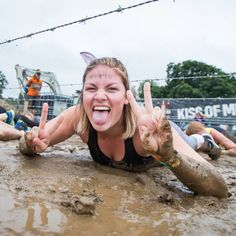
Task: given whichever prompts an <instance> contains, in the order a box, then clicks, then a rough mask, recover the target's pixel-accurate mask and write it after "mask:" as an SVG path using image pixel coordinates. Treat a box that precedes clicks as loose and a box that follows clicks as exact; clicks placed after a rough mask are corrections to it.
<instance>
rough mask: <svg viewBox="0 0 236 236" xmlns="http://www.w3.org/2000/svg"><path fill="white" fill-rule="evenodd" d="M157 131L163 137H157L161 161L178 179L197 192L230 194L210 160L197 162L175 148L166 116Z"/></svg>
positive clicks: (214, 194) (146, 139)
mask: <svg viewBox="0 0 236 236" xmlns="http://www.w3.org/2000/svg"><path fill="white" fill-rule="evenodd" d="M157 133H158V134H159V136H160V137H161V138H160V139H157V142H158V150H157V151H156V154H157V155H158V158H159V157H161V161H162V162H164V163H166V165H168V166H169V167H170V170H171V171H172V172H173V173H174V174H175V175H176V176H177V177H178V179H179V180H180V181H181V182H182V183H183V184H184V185H186V186H187V187H188V188H189V189H190V190H191V191H193V192H194V193H196V194H201V195H206V196H215V197H218V198H227V197H229V196H230V193H229V190H228V186H227V184H226V182H225V180H224V178H223V177H222V175H221V174H220V173H219V172H218V171H217V170H216V169H215V168H214V166H212V165H211V164H210V163H209V162H197V161H196V160H195V159H193V158H191V157H188V156H186V155H183V154H181V153H177V151H175V150H174V148H173V137H172V131H171V126H170V124H169V122H168V120H167V119H166V118H165V117H164V118H162V119H160V120H158V125H157ZM149 136H150V134H149V133H148V132H147V133H146V135H144V136H143V142H144V143H145V144H146V146H147V147H149V146H150V145H149Z"/></svg>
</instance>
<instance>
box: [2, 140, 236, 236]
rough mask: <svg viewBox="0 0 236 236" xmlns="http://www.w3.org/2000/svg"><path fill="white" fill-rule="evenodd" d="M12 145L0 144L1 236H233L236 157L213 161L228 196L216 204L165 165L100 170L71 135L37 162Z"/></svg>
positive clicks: (234, 233) (235, 206)
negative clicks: (138, 169)
mask: <svg viewBox="0 0 236 236" xmlns="http://www.w3.org/2000/svg"><path fill="white" fill-rule="evenodd" d="M17 146H18V141H8V142H0V150H1V154H0V209H1V210H0V235H24V236H25V235H26V236H27V235H86V236H87V235H96V236H97V235H108V236H117V235H129V236H132V235H135V236H136V235H140V236H144V235H145V236H146V235H190V234H191V236H194V235H198V236H199V235H214V236H215V235H236V158H233V157H228V156H223V157H222V158H220V159H219V160H218V161H215V162H213V161H211V163H212V164H213V165H215V166H216V168H218V169H219V171H220V172H221V173H222V174H223V175H224V177H225V178H226V181H227V184H228V186H229V188H230V192H231V193H232V196H231V197H229V198H228V199H223V200H219V199H217V198H214V197H203V196H194V195H193V194H192V193H191V192H190V191H188V189H186V188H184V187H183V185H182V184H181V183H180V182H179V181H178V180H177V179H176V178H175V176H174V175H173V174H172V173H171V172H170V171H169V170H168V169H166V168H164V167H155V168H152V169H150V170H148V171H147V172H142V173H130V172H126V171H123V170H117V169H112V168H109V167H104V166H100V165H98V164H96V163H94V162H93V161H92V160H91V157H90V155H89V152H88V150H87V148H86V146H85V145H82V144H81V143H80V140H79V138H78V137H76V136H73V137H72V138H70V139H68V140H67V141H66V142H64V143H62V144H59V145H56V146H54V147H53V148H51V149H49V150H48V151H47V152H46V153H44V154H41V155H38V156H36V157H34V158H29V157H26V156H23V155H22V154H21V153H20V152H19V150H18V148H17ZM202 155H203V154H202ZM204 158H207V157H206V156H204ZM209 161H210V160H209Z"/></svg>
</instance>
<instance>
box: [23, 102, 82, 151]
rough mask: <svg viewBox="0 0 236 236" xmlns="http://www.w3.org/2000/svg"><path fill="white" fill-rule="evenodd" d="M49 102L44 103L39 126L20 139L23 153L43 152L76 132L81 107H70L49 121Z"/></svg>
mask: <svg viewBox="0 0 236 236" xmlns="http://www.w3.org/2000/svg"><path fill="white" fill-rule="evenodd" d="M47 115H48V104H46V103H45V104H43V109H42V113H41V119H40V123H39V127H33V128H32V130H31V131H29V132H26V133H25V135H24V137H23V138H22V139H21V140H20V150H21V152H22V153H23V154H26V155H32V154H34V153H37V152H43V151H45V150H46V149H47V147H48V146H52V145H54V144H56V143H59V142H62V141H64V140H65V139H67V138H69V137H70V136H71V135H73V134H74V133H75V124H76V123H77V121H78V120H79V109H78V108H76V107H75V106H73V107H70V108H68V109H67V110H65V111H64V112H63V113H61V114H60V115H59V116H57V117H56V118H54V119H52V120H50V121H49V122H47V123H46V121H47Z"/></svg>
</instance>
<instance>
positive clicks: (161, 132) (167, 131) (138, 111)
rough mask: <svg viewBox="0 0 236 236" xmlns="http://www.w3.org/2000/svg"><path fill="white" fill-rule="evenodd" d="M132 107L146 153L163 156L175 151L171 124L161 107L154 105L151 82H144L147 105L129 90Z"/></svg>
mask: <svg viewBox="0 0 236 236" xmlns="http://www.w3.org/2000/svg"><path fill="white" fill-rule="evenodd" d="M127 98H128V100H129V103H130V106H131V109H132V111H133V113H134V115H135V117H136V120H137V126H138V130H139V135H140V140H141V143H142V147H143V149H144V151H145V152H146V154H149V155H152V156H157V155H160V156H163V155H165V154H168V152H170V151H171V152H172V151H173V138H172V132H171V126H170V124H169V121H168V120H167V119H166V117H165V115H164V113H163V112H162V110H161V109H160V107H154V108H153V104H152V96H151V91H150V83H149V82H146V83H145V84H144V103H145V106H142V105H140V104H138V103H137V102H136V100H135V98H134V96H133V94H132V92H131V91H127Z"/></svg>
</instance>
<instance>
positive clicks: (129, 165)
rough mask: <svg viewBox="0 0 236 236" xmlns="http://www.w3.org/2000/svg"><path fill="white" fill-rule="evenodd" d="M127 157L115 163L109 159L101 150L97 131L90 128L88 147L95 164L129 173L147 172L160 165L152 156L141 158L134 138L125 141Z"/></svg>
mask: <svg viewBox="0 0 236 236" xmlns="http://www.w3.org/2000/svg"><path fill="white" fill-rule="evenodd" d="M124 141H125V156H124V158H123V160H121V161H114V160H112V159H111V158H109V157H107V156H106V155H105V154H104V153H103V152H102V151H101V150H100V148H99V145H98V139H97V131H96V130H95V129H93V128H92V127H90V130H89V140H88V147H89V151H90V154H91V156H92V158H93V160H94V161H95V162H98V163H100V164H102V165H107V166H111V167H115V168H119V169H124V170H129V171H145V170H147V169H148V168H150V167H153V166H159V165H160V164H159V163H158V162H157V161H156V160H155V159H154V158H153V157H151V156H149V157H143V156H140V155H139V154H138V153H137V152H136V151H135V148H134V144H133V140H132V138H128V139H125V140H124Z"/></svg>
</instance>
